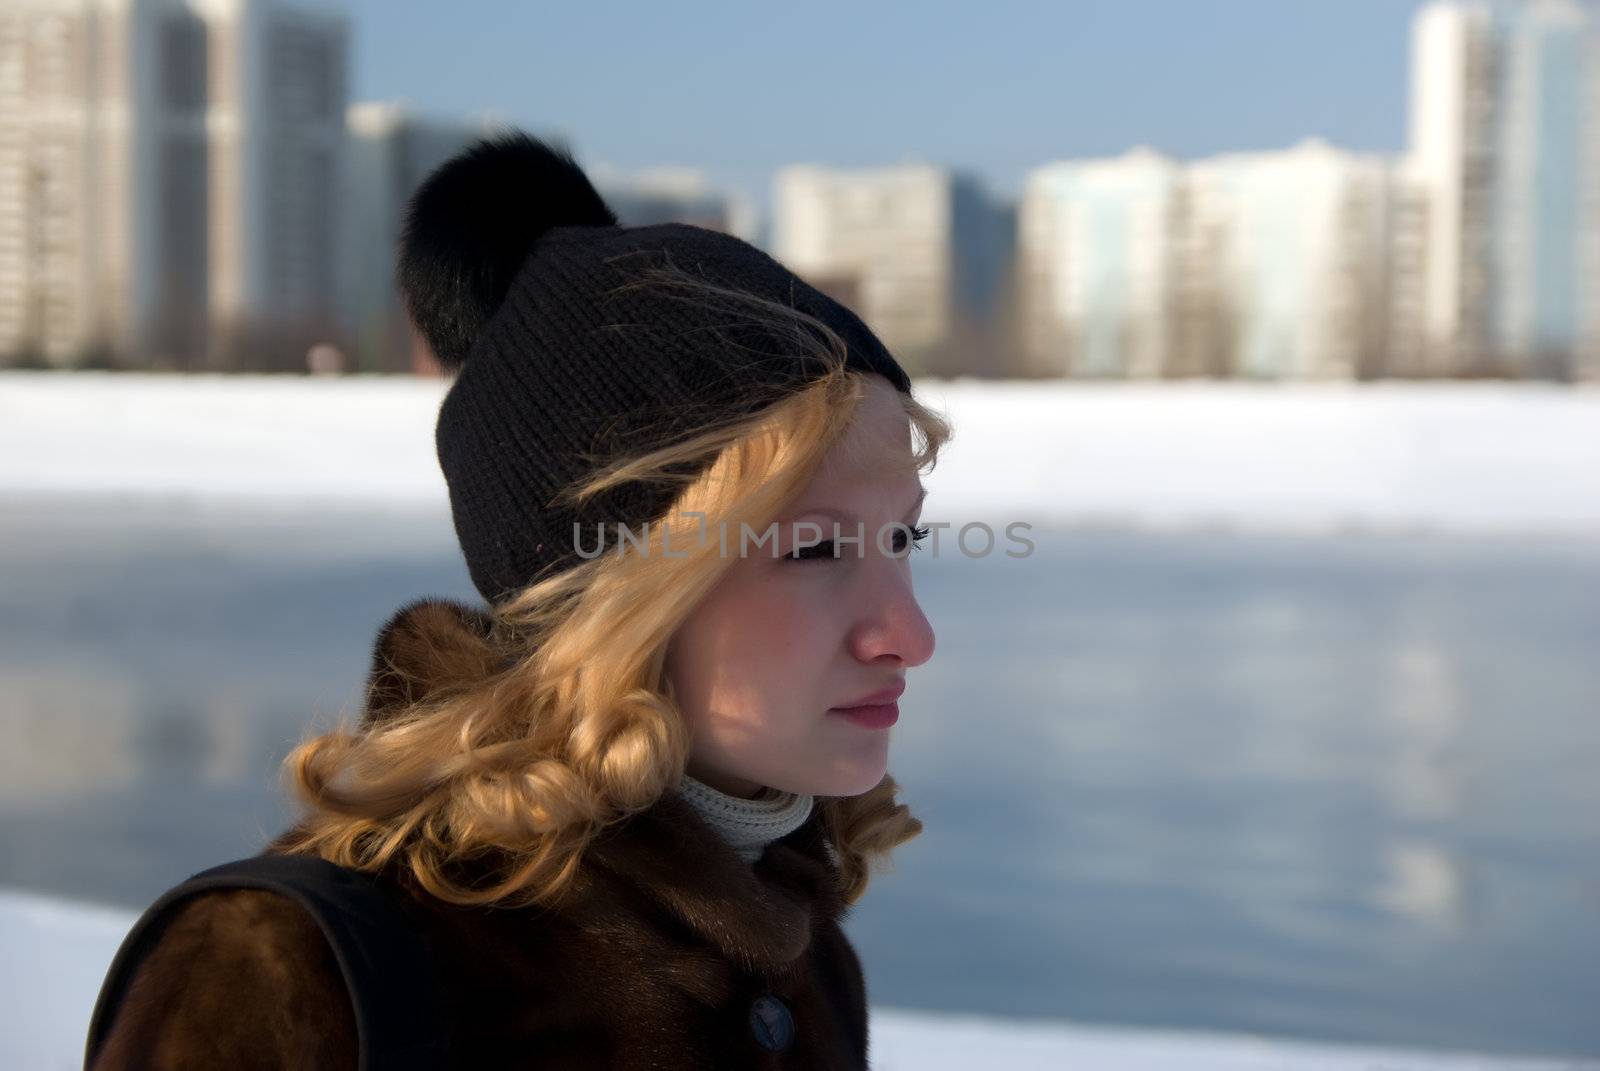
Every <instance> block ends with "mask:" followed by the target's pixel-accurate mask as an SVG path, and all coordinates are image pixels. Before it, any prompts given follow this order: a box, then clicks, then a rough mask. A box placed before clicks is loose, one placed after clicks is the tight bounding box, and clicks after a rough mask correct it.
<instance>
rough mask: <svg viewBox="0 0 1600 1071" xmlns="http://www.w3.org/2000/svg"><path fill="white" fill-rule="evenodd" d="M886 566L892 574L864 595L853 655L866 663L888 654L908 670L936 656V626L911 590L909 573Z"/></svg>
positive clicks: (854, 634) (853, 645)
mask: <svg viewBox="0 0 1600 1071" xmlns="http://www.w3.org/2000/svg"><path fill="white" fill-rule="evenodd" d="M887 564H888V566H889V570H887V571H888V572H890V573H892V575H886V576H884V577H883V578H882V582H881V583H877V584H872V585H870V586H869V588H870V590H869V591H867V592H864V593H863V595H864V601H863V603H862V605H861V619H860V621H859V622H858V623H857V625H856V628H855V631H854V633H853V634H852V639H851V643H852V647H853V648H854V654H855V656H856V658H858V659H860V660H861V661H863V662H873V661H877V660H878V659H881V658H883V657H884V656H886V655H887V656H892V657H894V658H895V659H897V660H898V661H900V663H901V664H903V665H905V666H907V667H910V666H920V665H922V664H923V663H924V662H926V661H927V660H928V659H930V658H932V657H933V647H934V634H933V625H932V624H930V623H929V621H928V617H927V615H926V614H924V613H923V612H922V606H921V605H920V604H919V603H918V602H917V596H916V594H915V593H914V592H913V591H912V588H911V574H910V570H908V569H906V568H903V567H902V566H900V565H897V564H896V563H894V562H892V561H891V562H889V563H887Z"/></svg>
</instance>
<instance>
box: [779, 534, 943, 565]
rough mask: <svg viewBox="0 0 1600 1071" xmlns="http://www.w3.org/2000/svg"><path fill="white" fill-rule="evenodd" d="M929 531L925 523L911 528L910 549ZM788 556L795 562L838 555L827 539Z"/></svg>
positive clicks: (913, 548)
mask: <svg viewBox="0 0 1600 1071" xmlns="http://www.w3.org/2000/svg"><path fill="white" fill-rule="evenodd" d="M931 531H932V529H930V528H928V527H927V526H926V525H918V526H917V527H915V528H913V529H911V549H912V550H918V549H920V548H921V546H922V541H923V540H924V539H927V538H928V534H929V532H931ZM899 535H900V533H899V532H896V533H895V536H896V538H897V541H898V537H899ZM788 557H789V560H790V561H797V562H803V561H833V560H836V559H837V558H838V555H837V554H836V553H835V552H834V545H833V540H831V539H828V540H824V541H823V542H821V543H816V544H813V545H812V546H809V547H801V548H800V549H799V550H797V551H795V552H794V553H793V554H790V555H789V556H788Z"/></svg>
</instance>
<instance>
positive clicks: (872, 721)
mask: <svg viewBox="0 0 1600 1071" xmlns="http://www.w3.org/2000/svg"><path fill="white" fill-rule="evenodd" d="M828 713H829V714H837V715H839V716H840V717H841V718H846V719H848V720H849V721H853V722H855V723H856V724H857V725H859V726H861V727H862V728H864V729H887V728H888V727H889V726H891V725H893V724H894V723H895V722H897V721H899V720H900V704H899V703H876V704H873V705H871V706H864V707H832V708H830V709H829V710H828Z"/></svg>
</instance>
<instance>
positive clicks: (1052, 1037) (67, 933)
mask: <svg viewBox="0 0 1600 1071" xmlns="http://www.w3.org/2000/svg"><path fill="white" fill-rule="evenodd" d="M133 919H134V915H133V914H132V913H131V912H124V911H117V910H112V909H109V908H103V907H97V906H92V905H87V904H72V903H65V902H61V901H57V900H49V899H45V898H43V897H37V896H32V895H30V894H27V893H21V892H15V891H4V890H0V951H3V954H0V992H5V993H6V994H8V996H7V999H6V1001H5V1006H4V1010H3V1011H0V1066H4V1067H6V1068H14V1069H17V1071H68V1069H72V1068H78V1067H81V1066H82V1063H83V1042H84V1034H85V1031H86V1030H87V1029H88V1023H89V1013H90V1012H91V1011H92V1010H93V1008H94V1000H95V995H96V994H97V993H98V992H99V989H100V981H101V979H102V978H103V976H104V974H105V970H106V967H107V966H108V965H109V964H110V962H111V956H112V954H113V953H114V952H115V951H116V949H117V945H118V944H119V943H120V942H121V940H122V936H123V934H125V933H126V932H127V930H128V927H129V926H131V925H132V923H133ZM872 1052H873V1068H874V1071H943V1069H945V1068H961V1069H963V1071H965V1069H967V1068H972V1067H997V1068H1005V1069H1006V1071H1060V1069H1062V1068H1086V1069H1107V1071H1556V1069H1558V1068H1560V1069H1578V1068H1600V1062H1585V1061H1577V1060H1549V1059H1545V1060H1538V1059H1508V1058H1498V1059H1497V1058H1492V1057H1486V1056H1473V1055H1470V1054H1455V1053H1430V1052H1423V1051H1418V1050H1406V1049H1377V1048H1365V1047H1354V1046H1338V1045H1324V1044H1312V1043H1303V1042H1289V1041H1276V1040H1269V1039H1266V1038H1259V1037H1253V1036H1248V1035H1227V1034H1201V1033H1179V1032H1167V1031H1151V1030H1126V1029H1116V1028H1108V1027H1094V1026H1086V1025H1078V1024H1071V1023H1025V1022H1007V1021H1004V1020H1000V1019H988V1018H977V1017H966V1016H950V1015H940V1014H933V1013H926V1012H915V1011H906V1010H901V1009H894V1008H874V1009H873V1013H872Z"/></svg>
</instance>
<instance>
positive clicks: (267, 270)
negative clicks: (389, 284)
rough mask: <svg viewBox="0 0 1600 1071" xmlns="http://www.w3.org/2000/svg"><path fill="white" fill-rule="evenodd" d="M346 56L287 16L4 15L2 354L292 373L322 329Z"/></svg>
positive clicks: (184, 9) (326, 321)
mask: <svg viewBox="0 0 1600 1071" xmlns="http://www.w3.org/2000/svg"><path fill="white" fill-rule="evenodd" d="M346 39H347V27H346V23H345V21H344V19H343V18H342V16H340V15H338V14H336V13H332V12H330V11H328V10H327V9H326V8H324V7H310V6H305V7H301V6H296V5H293V4H290V3H287V2H283V0H8V2H7V3H6V5H5V6H4V7H3V8H0V354H5V355H10V356H12V357H13V359H16V358H18V357H23V358H30V357H33V358H39V359H43V360H45V361H47V362H49V363H53V364H74V363H84V362H94V361H99V360H106V361H113V360H115V361H121V362H128V363H135V364H144V365H154V366H163V367H179V368H195V367H237V366H241V365H243V364H247V363H248V364H251V365H254V366H266V367H274V366H278V367H296V366H298V367H304V362H305V353H306V350H307V347H308V346H309V345H310V344H311V343H313V342H316V341H324V340H327V339H328V337H329V336H330V334H331V333H332V331H333V330H334V324H333V313H334V298H333V295H334V292H335V287H334V283H335V279H334V273H335V241H336V237H335V236H336V231H337V228H336V225H335V224H336V218H335V216H336V198H337V190H338V181H337V179H338V172H339V166H340V155H341V150H342V143H343V134H344V130H343V113H344V99H345V70H346V55H347V45H346Z"/></svg>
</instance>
